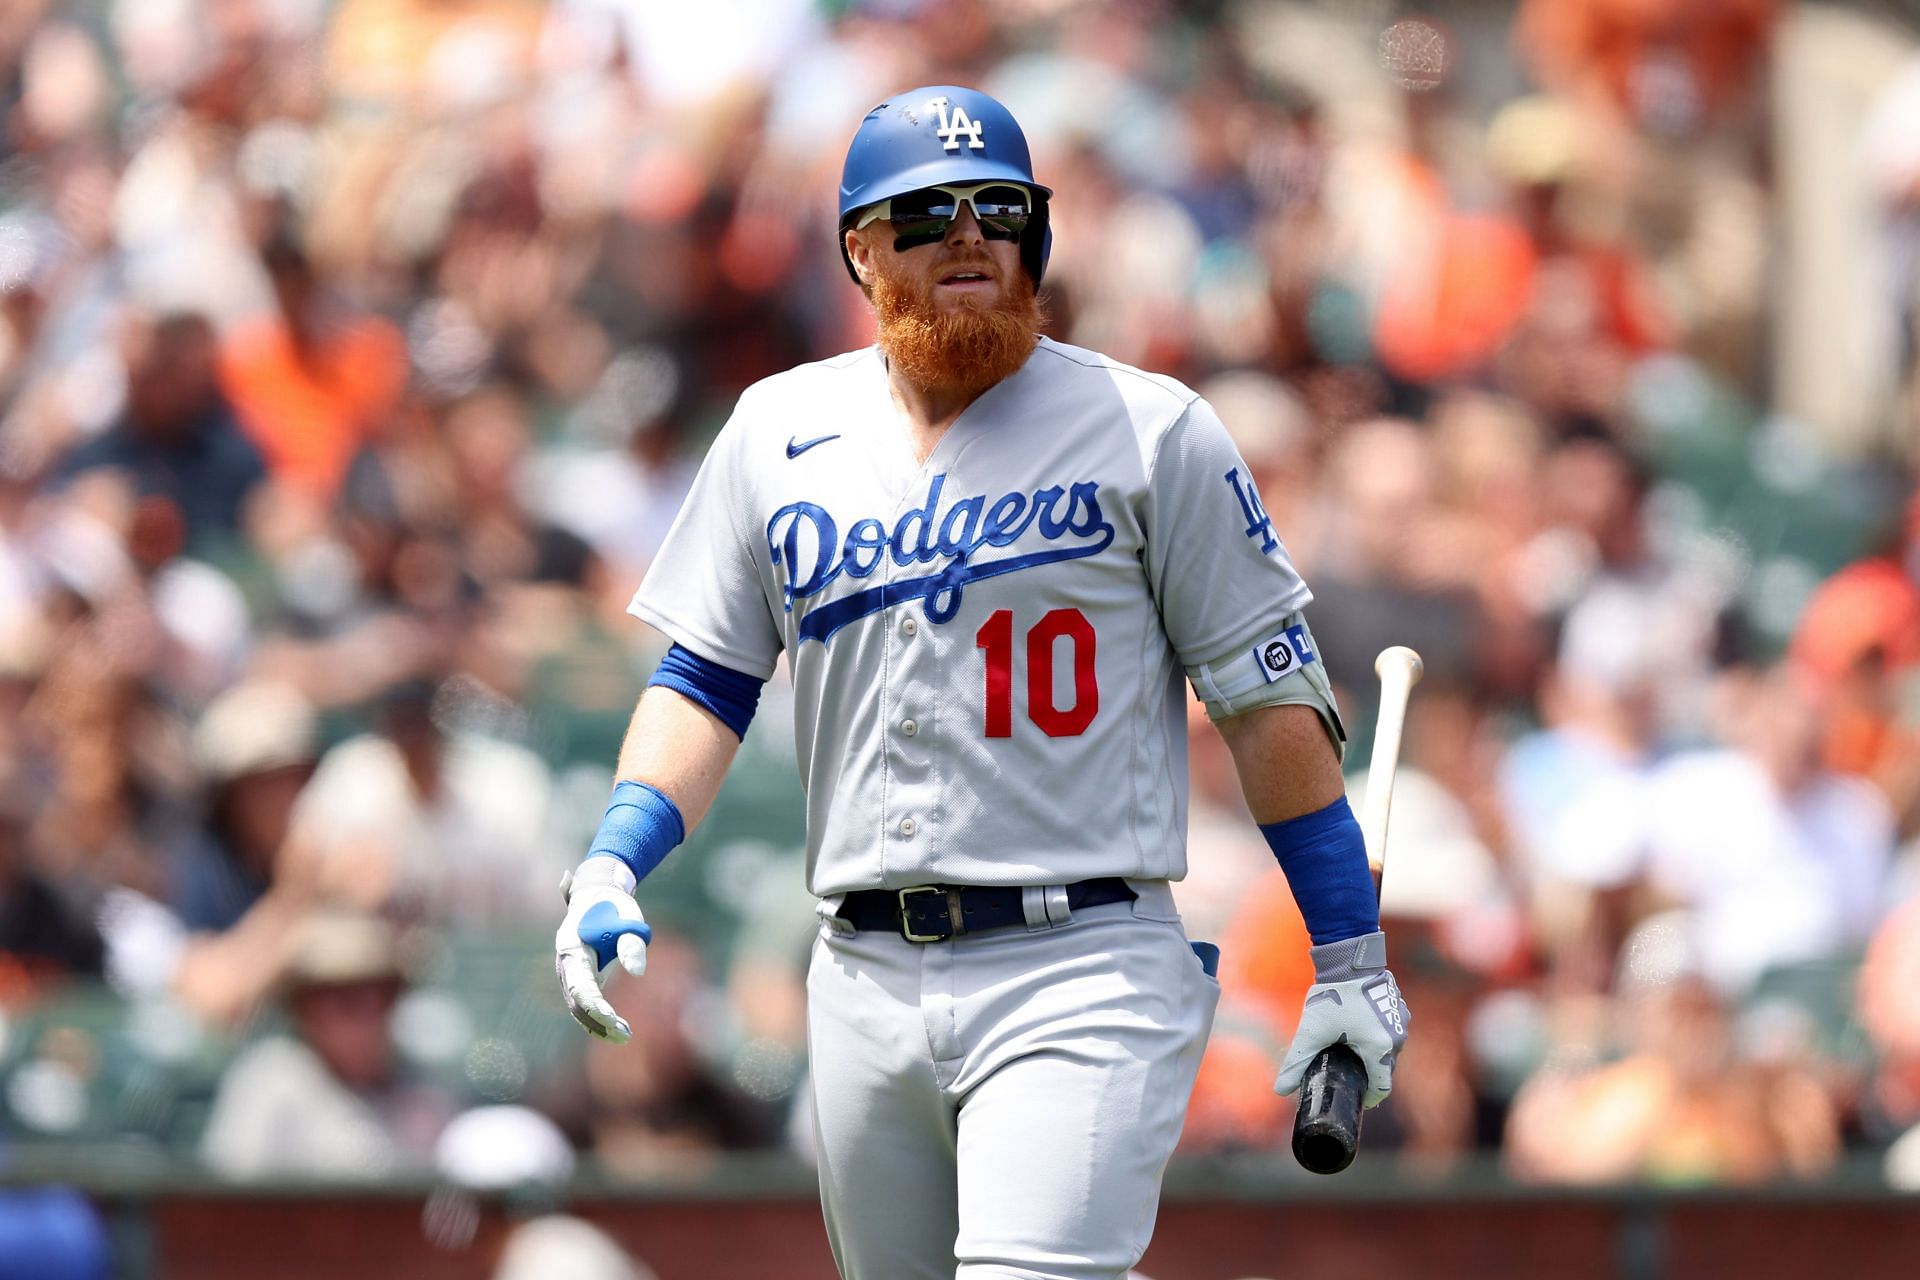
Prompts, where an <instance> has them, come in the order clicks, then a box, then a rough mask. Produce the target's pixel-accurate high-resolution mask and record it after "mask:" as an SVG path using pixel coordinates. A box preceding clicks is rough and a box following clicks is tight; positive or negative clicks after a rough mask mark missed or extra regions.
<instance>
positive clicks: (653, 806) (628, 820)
mask: <svg viewBox="0 0 1920 1280" xmlns="http://www.w3.org/2000/svg"><path fill="white" fill-rule="evenodd" d="M686 838H687V823H686V820H685V819H684V818H682V817H681V816H680V806H679V805H677V804H675V803H674V802H673V799H672V797H670V796H668V795H667V793H666V792H664V791H662V790H661V789H660V788H658V787H656V786H654V785H653V784H652V783H650V782H634V781H632V780H631V779H628V780H625V781H622V782H620V783H618V784H616V785H615V786H614V788H613V799H611V800H609V801H608V802H607V812H606V814H605V815H604V816H603V817H602V818H601V819H600V829H599V830H598V831H596V832H594V834H593V846H592V847H591V848H589V849H588V850H587V856H588V857H589V858H596V857H598V858H618V859H620V861H622V862H624V863H626V864H627V869H628V870H629V871H631V872H633V878H634V879H635V880H636V881H639V880H645V879H646V878H647V874H648V873H649V872H650V871H652V870H653V869H654V868H655V867H657V866H659V865H660V864H661V863H662V862H664V861H666V857H667V855H668V854H670V853H672V852H673V851H674V849H675V848H676V847H678V845H679V844H680V842H681V841H682V840H685V839H686Z"/></svg>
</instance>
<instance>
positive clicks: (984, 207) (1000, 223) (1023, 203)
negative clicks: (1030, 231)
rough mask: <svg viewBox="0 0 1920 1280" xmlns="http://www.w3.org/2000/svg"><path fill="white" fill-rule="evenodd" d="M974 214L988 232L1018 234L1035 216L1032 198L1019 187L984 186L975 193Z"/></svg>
mask: <svg viewBox="0 0 1920 1280" xmlns="http://www.w3.org/2000/svg"><path fill="white" fill-rule="evenodd" d="M973 216H974V217H976V218H978V219H979V220H980V226H981V227H982V228H983V229H984V230H987V231H988V232H992V231H1004V232H1007V233H1009V234H1010V235H1013V236H1018V235H1019V234H1020V233H1021V232H1022V231H1025V230H1026V229H1027V219H1028V218H1030V217H1032V216H1033V208H1032V200H1031V198H1030V197H1029V196H1028V195H1027V193H1026V192H1025V191H1022V190H1021V189H1020V188H1019V187H982V188H980V189H979V190H978V191H976V192H974V193H973Z"/></svg>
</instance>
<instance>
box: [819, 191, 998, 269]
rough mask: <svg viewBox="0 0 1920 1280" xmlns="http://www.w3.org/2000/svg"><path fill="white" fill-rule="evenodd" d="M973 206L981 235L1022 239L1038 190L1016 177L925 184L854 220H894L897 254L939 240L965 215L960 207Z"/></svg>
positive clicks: (871, 207)
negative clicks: (959, 183)
mask: <svg viewBox="0 0 1920 1280" xmlns="http://www.w3.org/2000/svg"><path fill="white" fill-rule="evenodd" d="M963 204H964V205H966V206H967V207H968V208H969V209H972V210H973V220H974V221H975V222H977V223H979V224H980V234H981V235H982V236H984V237H985V238H986V239H988V240H1018V239H1019V238H1020V236H1021V234H1022V233H1023V232H1025V231H1026V229H1027V223H1028V222H1029V221H1030V220H1031V219H1032V218H1033V192H1031V191H1029V190H1027V188H1025V187H1022V186H1019V185H1017V184H1015V183H1011V182H976V183H973V184H972V185H970V186H964V187H925V188H922V189H921V190H919V191H909V192H907V193H906V194H905V195H899V196H894V197H893V198H892V199H891V200H882V201H881V202H880V203H879V204H876V205H869V206H868V207H867V208H866V209H865V210H864V211H862V212H861V214H860V221H859V222H857V223H855V224H854V229H855V230H859V229H860V228H862V227H865V226H866V225H867V224H868V223H872V222H879V221H882V220H885V221H887V222H891V223H892V224H893V231H894V237H895V239H894V242H893V249H894V252H895V253H900V252H903V251H905V250H907V249H914V248H918V247H919V246H920V245H923V244H935V243H937V242H939V241H941V240H943V239H945V238H946V235H947V229H948V228H949V227H951V226H952V225H953V220H954V219H955V218H957V217H959V216H960V206H961V205H963Z"/></svg>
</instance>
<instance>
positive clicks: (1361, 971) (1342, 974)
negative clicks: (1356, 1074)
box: [1273, 932, 1412, 1107]
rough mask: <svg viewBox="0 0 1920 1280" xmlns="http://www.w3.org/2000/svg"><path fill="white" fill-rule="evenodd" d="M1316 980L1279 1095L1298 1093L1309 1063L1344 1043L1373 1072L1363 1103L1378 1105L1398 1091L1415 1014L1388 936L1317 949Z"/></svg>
mask: <svg viewBox="0 0 1920 1280" xmlns="http://www.w3.org/2000/svg"><path fill="white" fill-rule="evenodd" d="M1313 963H1314V970H1315V981H1314V984H1313V986H1312V987H1311V988H1309V989H1308V991H1307V1000H1306V1003H1305V1004H1304V1005H1303V1006H1301V1009H1300V1028H1299V1030H1297V1031H1295V1032H1294V1034H1293V1044H1292V1046H1291V1047H1290V1048H1288V1050H1287V1060H1286V1062H1285V1063H1283V1064H1282V1065H1281V1067H1280V1078H1279V1079H1278V1080H1275V1081H1274V1082H1273V1089H1274V1092H1275V1093H1282V1094H1286V1093H1292V1092H1293V1091H1294V1090H1296V1089H1298V1088H1299V1087H1300V1081H1301V1080H1302V1078H1304V1077H1305V1076H1306V1074H1307V1064H1308V1063H1310V1062H1312V1061H1313V1059H1314V1056H1315V1055H1316V1054H1318V1053H1319V1052H1320V1051H1321V1050H1322V1049H1325V1048H1326V1047H1327V1046H1329V1045H1335V1044H1344V1045H1346V1046H1347V1047H1348V1048H1350V1049H1352V1050H1353V1051H1354V1052H1355V1053H1356V1054H1358V1055H1359V1057H1360V1061H1361V1062H1363V1063H1364V1064H1366V1068H1367V1093H1366V1097H1365V1098H1364V1099H1362V1104H1363V1105H1364V1106H1368V1107H1377V1106H1379V1105H1380V1103H1381V1102H1383V1101H1384V1100H1385V1099H1386V1096H1387V1095H1388V1094H1389V1093H1391V1092H1393V1060H1394V1057H1395V1055H1397V1054H1398V1053H1399V1052H1400V1046H1401V1045H1403V1044H1405V1043H1406V1042H1407V1024H1408V1023H1409V1022H1410V1021H1412V1015H1411V1014H1410V1013H1408V1011H1407V1003H1406V1001H1404V1000H1402V999H1401V998H1400V984H1399V983H1397V982H1395V981H1394V980H1393V974H1392V973H1391V972H1390V971H1389V970H1388V969H1387V938H1386V935H1385V934H1383V933H1379V932H1375V933H1368V934H1362V935H1361V936H1360V937H1358V938H1348V939H1346V940H1345V941H1344V942H1329V943H1327V944H1326V945H1325V946H1320V947H1315V948H1314V949H1313Z"/></svg>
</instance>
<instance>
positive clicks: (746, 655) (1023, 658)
mask: <svg viewBox="0 0 1920 1280" xmlns="http://www.w3.org/2000/svg"><path fill="white" fill-rule="evenodd" d="M1310 599H1311V595H1310V593H1309V592H1308V590H1307V587H1306V584H1305V583H1303V582H1302V581H1301V579H1300V576H1299V575H1298V574H1297V573H1296V572H1295V571H1294V568H1293V565H1292V564H1291V562H1290V561H1289V560H1288V557H1287V553H1286V549H1285V548H1284V547H1283V546H1282V545H1281V542H1280V540H1279V538H1278V536H1277V535H1276V534H1275V532H1274V529H1273V525H1272V522H1271V521H1270V520H1269V519H1268V518H1267V516H1266V514H1265V512H1264V511H1263V510H1262V509H1261V506H1260V501H1259V498H1258V496H1257V495H1256V493H1255V492H1254V489H1253V485H1252V482H1251V480H1250V478H1249V476H1248V473H1247V469H1246V465H1245V463H1244V462H1243V461H1242V460H1241V459H1240V457H1239V455H1238V453H1237V452H1236V450H1235V449H1234V447H1233V443H1232V441H1231V440H1230V439H1229V438H1228V435H1227V432H1226V430H1225V428H1224V427H1223V426H1222V425H1221V423H1220V421H1219V419H1218V417H1217V416H1216V415H1215V414H1214V412H1213V410H1212V409H1211V408H1210V407H1209V406H1208V405H1207V403H1206V402H1205V401H1204V400H1202V399H1201V398H1200V397H1199V396H1197V395H1196V394H1195V393H1194V392H1193V391H1191V390H1189V389H1188V388H1187V387H1185V386H1183V385H1181V384H1180V383H1179V382H1177V381H1175V380H1173V379H1171V378H1166V377H1161V376H1158V375H1154V374H1148V373H1143V372H1141V371H1140V370H1137V369H1133V368H1129V367H1128V366H1126V365H1123V364H1120V363H1118V362H1116V361H1113V360H1110V359H1108V358H1106V357H1105V356H1102V355H1099V354H1097V353H1095V352H1091V351H1087V350H1083V349H1081V348H1078V347H1073V346H1068V345H1064V344H1061V343H1057V342H1053V341H1050V340H1045V339H1043V340H1041V342H1040V344H1039V346H1038V348H1037V349H1036V350H1035V352H1034V354H1033V356H1032V358H1031V359H1029V360H1028V361H1027V363H1026V364H1025V365H1024V366H1023V367H1022V368H1021V369H1020V371H1019V372H1018V373H1016V374H1014V375H1013V376H1012V377H1010V378H1007V379H1006V380H1004V381H1002V382H1001V383H999V384H997V385H995V386H994V387H993V388H992V389H990V390H989V391H987V392H986V393H985V394H984V395H982V396H981V397H980V398H979V399H978V400H976V401H975V402H974V403H973V404H972V405H971V406H970V407H969V408H968V409H967V410H966V411H965V412H964V413H963V414H961V416H960V417H959V419H958V420H957V421H956V422H955V423H954V424H953V425H952V427H950V428H949V429H948V430H947V432H946V433H945V434H944V435H943V436H942V437H941V439H940V441H939V444H938V445H937V447H936V448H935V449H934V450H933V452H932V454H931V455H930V456H929V457H928V458H927V459H926V461H925V462H924V463H922V462H917V461H916V460H915V459H914V458H913V456H912V454H911V452H910V450H909V447H908V443H907V439H906V433H905V432H904V431H903V430H902V428H901V426H900V422H899V418H898V415H897V411H896V409H895V407H894V405H893V403H892V400H891V398H890V396H889V392H888V386H887V374H886V368H885V365H884V363H883V361H882V360H881V357H880V355H879V353H878V352H877V351H876V350H873V349H868V350H864V351H859V352H854V353H851V354H848V355H844V356H839V357H836V358H834V359H831V360H826V361H822V362H820V363H816V364H809V365H804V366H801V367H799V368H797V369H793V370H790V371H788V372H786V373H782V374H779V375H777V376H775V377H772V378H768V379H767V380H765V381H763V382H761V383H758V384H756V385H755V386H754V387H752V388H750V389H749V390H748V391H747V392H746V393H745V394H744V395H743V396H742V397H741V399H740V402H739V404H738V407H737V408H736V410H735V412H734V415H733V417H732V419H731V420H730V421H729V422H728V423H727V425H726V427H725V429H724V430H723V431H722V432H721V433H720V436H719V438H718V439H717V440H716V441H715V443H714V446H713V448H712V450H711V451H710V452H709V453H708V455H707V458H706V461H705V463H704V465H703V466H702V467H701V470H700V474H699V478H698V479H697V480H696V481H695V483H694V486H693V490H692V492H691V494H690V495H689V497H688V499H687V502H686V504H685V506H684V508H683V509H682V511H681V513H680V516H679V519H678V520H677V521H676V523H675V524H674V527H673V529H672V532H671V533H670V534H669V535H668V537H667V540H666V543H665V545H664V547H663V548H662V550H661V552H660V555H659V557H658V558H657V560H656V561H655V563H654V565H653V567H652V569H651V571H650V572H649V573H648V575H647V577H646V580H645V582H644V583H643V584H642V585H641V588H640V590H639V592H638V593H637V594H636V595H635V597H634V600H633V603H632V605H631V611H632V612H633V613H634V614H635V615H637V616H638V617H640V618H642V619H644V620H645V621H647V622H649V623H652V624H653V625H654V626H656V627H658V628H659V629H660V630H661V631H663V632H665V633H666V634H667V635H668V636H670V637H671V638H672V639H673V640H675V641H676V642H678V643H679V644H681V645H684V646H685V647H686V648H688V649H690V650H692V651H693V652H694V653H697V654H699V655H701V656H702V657H705V658H707V659H710V660H712V661H715V662H718V663H721V664H723V665H725V666H728V667H731V668H733V669H735V670H738V671H742V672H747V673H750V674H752V675H755V676H760V677H763V678H764V677H767V676H770V675H771V674H772V673H773V670H774V667H775V663H776V661H777V660H778V658H779V655H780V654H781V652H782V651H783V650H784V651H785V653H786V654H787V658H788V663H789V666H790V668H791V671H792V675H793V682H794V687H795V693H796V700H797V710H796V719H797V726H796V732H797V736H798V755H799V763H800V771H801V778H802V781H803V783H804V784H805V786H806V792H807V854H808V860H807V873H808V887H809V888H810V889H811V890H812V891H813V892H814V893H815V894H818V895H822V896H826V895H831V894H837V893H843V892H846V891H848V890H853V889H867V888H897V887H904V886H910V885H918V884H928V883H936V882H937V883H953V884H1004V885H1015V884H1017V885H1032V884H1061V883H1070V882H1073V881H1077V880H1084V879H1089V878H1093V877H1099V876H1124V877H1128V878H1139V879H1146V880H1177V879H1179V878H1180V877H1181V876H1182V875H1183V874H1184V873H1185V870H1186V852H1185V832H1186V790H1187V767H1186V725H1185V714H1184V694H1183V691H1182V689H1181V684H1180V682H1181V672H1182V669H1183V668H1185V669H1188V670H1192V669H1195V668H1200V667H1202V666H1204V665H1206V664H1219V663H1222V662H1227V661H1234V662H1240V663H1241V664H1242V665H1244V666H1245V667H1246V668H1247V669H1249V670H1257V671H1259V672H1260V673H1262V674H1264V675H1265V677H1266V678H1267V679H1273V678H1275V677H1276V673H1277V672H1280V671H1285V670H1287V669H1289V668H1294V669H1298V668H1299V667H1302V666H1304V665H1305V664H1307V663H1310V662H1313V661H1314V655H1313V653H1312V651H1311V648H1310V640H1309V639H1308V638H1307V635H1306V632H1305V629H1304V627H1300V626H1294V627H1292V628H1283V627H1281V625H1280V620H1282V619H1285V618H1286V617H1287V615H1289V614H1291V613H1293V612H1294V611H1296V610H1298V609H1300V608H1301V607H1303V606H1304V605H1305V604H1306V603H1307V602H1308V601H1309V600H1310ZM1262 655H1264V661H1263V657H1262ZM1256 682H1257V678H1256Z"/></svg>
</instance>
